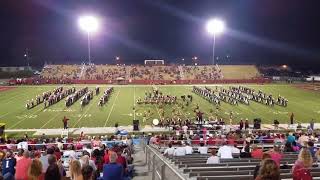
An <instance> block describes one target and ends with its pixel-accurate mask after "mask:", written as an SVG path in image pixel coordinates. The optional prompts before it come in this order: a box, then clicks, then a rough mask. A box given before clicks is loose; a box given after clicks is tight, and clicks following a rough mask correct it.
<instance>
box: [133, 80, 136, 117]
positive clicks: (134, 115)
mask: <svg viewBox="0 0 320 180" xmlns="http://www.w3.org/2000/svg"><path fill="white" fill-rule="evenodd" d="M133 108H134V109H133V119H136V86H133Z"/></svg>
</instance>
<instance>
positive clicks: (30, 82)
mask: <svg viewBox="0 0 320 180" xmlns="http://www.w3.org/2000/svg"><path fill="white" fill-rule="evenodd" d="M9 83H10V84H11V85H19V84H27V85H37V84H120V85H121V84H123V85H125V84H141V85H143V84H145V85H147V84H163V85H164V84H231V83H255V84H263V83H271V80H270V79H266V78H258V79H225V80H72V79H66V80H56V79H35V78H23V79H12V80H10V82H9Z"/></svg>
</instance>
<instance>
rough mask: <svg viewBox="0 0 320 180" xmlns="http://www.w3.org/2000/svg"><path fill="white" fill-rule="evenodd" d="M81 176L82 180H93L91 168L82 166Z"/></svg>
mask: <svg viewBox="0 0 320 180" xmlns="http://www.w3.org/2000/svg"><path fill="white" fill-rule="evenodd" d="M81 171H82V176H83V180H93V179H94V177H93V175H94V170H93V168H92V167H91V166H88V165H87V166H83V167H82V170H81Z"/></svg>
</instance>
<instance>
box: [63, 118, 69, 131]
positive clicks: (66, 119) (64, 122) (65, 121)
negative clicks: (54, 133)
mask: <svg viewBox="0 0 320 180" xmlns="http://www.w3.org/2000/svg"><path fill="white" fill-rule="evenodd" d="M68 121H69V119H68V118H67V117H66V116H64V117H63V119H62V122H63V129H68Z"/></svg>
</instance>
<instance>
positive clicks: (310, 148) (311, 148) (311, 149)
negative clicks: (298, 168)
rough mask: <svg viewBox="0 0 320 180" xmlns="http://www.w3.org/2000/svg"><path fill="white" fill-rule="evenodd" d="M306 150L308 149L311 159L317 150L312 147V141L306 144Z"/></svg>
mask: <svg viewBox="0 0 320 180" xmlns="http://www.w3.org/2000/svg"><path fill="white" fill-rule="evenodd" d="M308 149H309V151H310V153H311V155H312V157H315V154H316V152H317V148H316V147H314V143H313V142H312V141H309V142H308Z"/></svg>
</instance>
